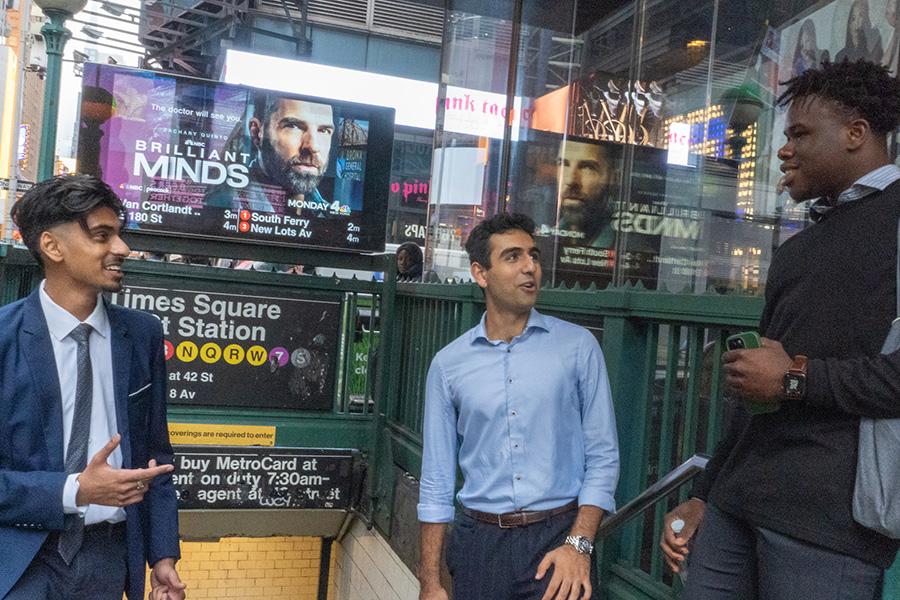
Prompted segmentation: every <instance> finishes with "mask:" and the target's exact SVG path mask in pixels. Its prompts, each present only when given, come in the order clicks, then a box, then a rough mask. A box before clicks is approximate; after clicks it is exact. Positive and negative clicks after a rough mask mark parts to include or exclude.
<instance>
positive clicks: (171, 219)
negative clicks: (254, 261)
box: [78, 64, 394, 257]
mask: <svg viewBox="0 0 900 600" xmlns="http://www.w3.org/2000/svg"><path fill="white" fill-rule="evenodd" d="M393 123H394V111H393V109H389V108H383V107H377V106H369V105H364V104H355V103H350V102H341V101H337V100H330V99H326V98H313V97H306V96H292V95H288V94H284V93H281V92H270V91H267V90H262V89H255V88H249V87H245V86H238V85H231V84H225V83H218V82H215V81H207V80H203V79H194V78H189V77H180V76H174V75H169V74H163V73H157V72H154V71H144V70H138V69H130V68H125V67H120V66H112V65H97V64H87V65H85V68H84V77H83V89H82V103H81V118H80V129H79V135H78V170H79V172H82V173H87V174H90V175H95V176H97V177H100V178H101V179H103V181H105V182H106V183H107V184H109V185H110V187H112V188H113V190H115V192H116V193H117V194H118V195H119V196H120V197H121V198H122V200H123V202H124V204H125V209H126V211H127V213H128V223H127V227H128V230H129V231H130V232H133V233H136V234H154V235H164V236H165V235H168V236H179V237H185V236H188V237H189V238H190V239H194V238H201V239H202V238H206V239H217V240H223V241H227V242H239V243H245V244H247V248H245V249H244V250H245V251H246V250H247V249H249V253H248V254H242V255H241V256H242V257H252V254H253V247H254V246H258V245H267V246H271V245H277V246H289V247H306V248H320V249H328V250H344V251H353V252H380V251H382V250H384V232H385V222H386V214H387V203H388V194H389V188H390V167H391V148H392V146H393V135H394V133H393V131H394V126H393ZM133 244H134V245H135V247H136V248H140V238H139V237H138V238H135V240H134V242H133ZM220 252H224V251H220ZM198 254H199V252H198Z"/></svg>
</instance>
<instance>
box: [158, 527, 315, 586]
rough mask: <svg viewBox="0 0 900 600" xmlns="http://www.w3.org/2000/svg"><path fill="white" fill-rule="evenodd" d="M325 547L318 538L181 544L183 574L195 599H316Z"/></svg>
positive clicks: (227, 540) (229, 539)
mask: <svg viewBox="0 0 900 600" xmlns="http://www.w3.org/2000/svg"><path fill="white" fill-rule="evenodd" d="M321 547H322V541H321V539H319V538H314V537H272V538H222V539H221V540H220V541H218V542H182V543H181V554H182V558H181V560H180V561H179V562H178V574H179V575H180V576H181V579H182V581H184V582H185V583H187V585H188V589H187V596H188V598H191V599H192V600H193V599H195V598H241V600H313V599H315V598H316V594H317V593H318V586H319V560H320V556H321V555H320V552H321ZM148 589H149V587H148Z"/></svg>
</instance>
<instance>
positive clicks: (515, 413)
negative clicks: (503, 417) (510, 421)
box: [509, 411, 519, 416]
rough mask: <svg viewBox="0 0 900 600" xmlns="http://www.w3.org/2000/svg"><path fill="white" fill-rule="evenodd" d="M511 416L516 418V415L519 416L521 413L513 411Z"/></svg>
mask: <svg viewBox="0 0 900 600" xmlns="http://www.w3.org/2000/svg"><path fill="white" fill-rule="evenodd" d="M509 414H511V415H512V416H516V415H517V414H519V413H517V412H516V411H512V412H511V413H509Z"/></svg>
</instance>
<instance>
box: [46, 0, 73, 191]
mask: <svg viewBox="0 0 900 600" xmlns="http://www.w3.org/2000/svg"><path fill="white" fill-rule="evenodd" d="M44 13H45V14H46V15H47V18H48V19H49V21H48V22H47V23H45V24H44V26H43V27H42V28H41V34H43V36H44V41H45V43H46V45H47V76H46V78H45V79H44V116H43V118H42V119H41V146H40V154H39V155H38V170H37V180H38V181H43V180H45V179H49V178H50V177H53V171H54V169H53V167H54V165H55V164H56V126H57V121H58V118H59V84H60V79H61V77H62V56H63V49H64V48H65V47H66V42H67V41H68V40H69V38H70V37H72V32H71V31H69V30H68V29H66V27H65V22H66V19H68V18H69V17H71V16H72V15H70V14H69V13H67V12H64V11H61V10H51V9H47V10H45V11H44Z"/></svg>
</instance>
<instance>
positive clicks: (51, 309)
mask: <svg viewBox="0 0 900 600" xmlns="http://www.w3.org/2000/svg"><path fill="white" fill-rule="evenodd" d="M46 282H47V280H46V279H44V280H42V281H41V309H43V311H44V319H46V321H47V329H49V330H50V335H52V336H53V337H54V338H56V340H57V341H60V342H61V341H62V340H63V339H64V338H65V337H66V336H68V335H69V334H70V333H72V330H73V329H75V328H76V327H78V325H80V324H81V323H82V321H79V320H78V319H76V318H75V316H74V315H73V314H72V313H70V312H69V311H67V310H66V309H64V308H63V307H62V306H60V305H59V304H57V303H56V302H54V301H53V299H52V298H50V295H49V294H47V292H46V290H45V289H44V284H45V283H46ZM84 323H87V324H88V325H90V326H91V327H92V328H93V330H94V331H95V332H97V333H99V334H100V336H101V337H104V338H105V337H109V317H108V316H107V314H106V305H105V304H104V303H103V296H102V295H101V294H97V305H96V306H95V307H94V311H93V312H92V313H91V314H90V315H88V318H87V319H85V320H84Z"/></svg>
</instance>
